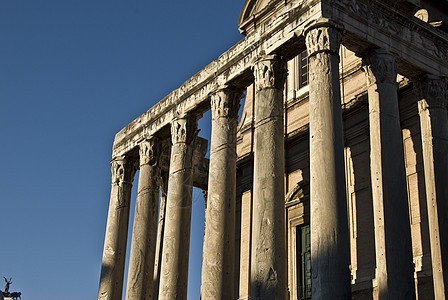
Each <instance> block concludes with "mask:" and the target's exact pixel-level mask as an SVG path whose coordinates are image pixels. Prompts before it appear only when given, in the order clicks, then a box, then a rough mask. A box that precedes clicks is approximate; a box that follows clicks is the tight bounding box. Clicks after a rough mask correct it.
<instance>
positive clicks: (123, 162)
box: [110, 156, 137, 185]
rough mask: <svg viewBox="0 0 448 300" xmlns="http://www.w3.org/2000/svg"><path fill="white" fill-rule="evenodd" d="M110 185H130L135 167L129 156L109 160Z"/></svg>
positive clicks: (135, 170)
mask: <svg viewBox="0 0 448 300" xmlns="http://www.w3.org/2000/svg"><path fill="white" fill-rule="evenodd" d="M110 163H111V172H112V184H115V185H120V184H122V183H132V182H133V181H134V175H135V172H137V166H136V163H135V161H134V160H132V159H130V158H129V156H120V157H116V158H114V159H112V160H111V162H110Z"/></svg>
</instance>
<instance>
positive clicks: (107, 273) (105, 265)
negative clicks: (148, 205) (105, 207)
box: [98, 157, 136, 300]
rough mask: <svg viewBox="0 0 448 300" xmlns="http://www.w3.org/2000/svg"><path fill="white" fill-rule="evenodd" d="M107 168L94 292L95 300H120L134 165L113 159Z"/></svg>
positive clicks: (122, 158)
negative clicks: (103, 222)
mask: <svg viewBox="0 0 448 300" xmlns="http://www.w3.org/2000/svg"><path fill="white" fill-rule="evenodd" d="M111 165H112V187H111V193H110V203H109V213H108V216H107V225H106V237H105V239H104V251H103V261H102V265H101V279H100V287H99V291H98V299H101V300H105V299H109V300H115V299H121V295H122V292H123V276H124V264H125V258H126V242H127V236H128V223H129V204H130V201H131V189H132V181H133V178H134V175H135V172H136V165H135V162H134V161H132V160H131V159H130V158H129V157H117V158H114V159H113V160H112V161H111Z"/></svg>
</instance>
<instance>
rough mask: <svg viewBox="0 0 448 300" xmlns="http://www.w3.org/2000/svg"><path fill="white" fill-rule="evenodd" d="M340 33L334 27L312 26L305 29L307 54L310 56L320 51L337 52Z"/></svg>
mask: <svg viewBox="0 0 448 300" xmlns="http://www.w3.org/2000/svg"><path fill="white" fill-rule="evenodd" d="M341 40H342V34H341V32H340V31H339V30H338V29H337V28H334V27H314V28H311V29H309V30H308V31H307V33H306V36H305V43H306V49H307V52H308V56H309V57H311V56H313V55H316V54H317V53H320V52H327V53H331V54H338V53H339V47H340V45H341Z"/></svg>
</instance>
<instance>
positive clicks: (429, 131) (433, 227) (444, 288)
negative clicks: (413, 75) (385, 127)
mask: <svg viewBox="0 0 448 300" xmlns="http://www.w3.org/2000/svg"><path fill="white" fill-rule="evenodd" d="M415 87H416V92H417V96H418V99H419V102H418V108H419V115H420V129H421V135H422V148H423V149H422V150H423V165H424V171H425V185H426V201H427V207H428V223H429V238H430V243H431V261H432V277H433V282H434V296H435V299H445V298H446V296H448V184H447V178H448V116H447V102H448V94H447V82H446V80H445V79H441V78H437V77H433V76H426V77H425V78H422V79H421V80H419V81H416V82H415Z"/></svg>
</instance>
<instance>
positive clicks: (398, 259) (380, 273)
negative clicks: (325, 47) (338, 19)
mask: <svg viewBox="0 0 448 300" xmlns="http://www.w3.org/2000/svg"><path fill="white" fill-rule="evenodd" d="M365 71H366V75H367V85H368V98H369V127H370V170H371V173H370V174H371V181H372V198H373V216H374V225H375V251H376V282H377V285H378V297H379V299H413V298H414V297H415V295H414V294H415V292H414V278H413V273H414V268H413V263H412V244H411V232H410V226H409V224H410V223H409V208H408V200H407V187H406V173H405V166H404V154H403V153H404V152H403V137H402V134H401V126H400V117H399V108H398V95H397V83H396V81H397V62H396V60H395V58H394V57H393V56H392V55H391V54H389V53H387V52H384V51H381V50H376V51H374V52H372V53H371V54H370V55H369V56H368V57H366V58H365Z"/></svg>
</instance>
